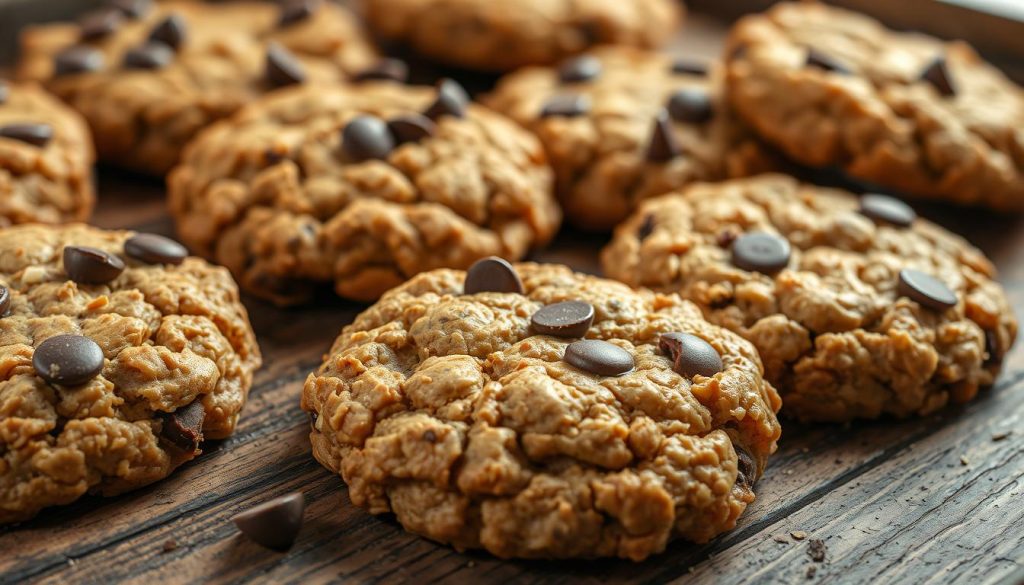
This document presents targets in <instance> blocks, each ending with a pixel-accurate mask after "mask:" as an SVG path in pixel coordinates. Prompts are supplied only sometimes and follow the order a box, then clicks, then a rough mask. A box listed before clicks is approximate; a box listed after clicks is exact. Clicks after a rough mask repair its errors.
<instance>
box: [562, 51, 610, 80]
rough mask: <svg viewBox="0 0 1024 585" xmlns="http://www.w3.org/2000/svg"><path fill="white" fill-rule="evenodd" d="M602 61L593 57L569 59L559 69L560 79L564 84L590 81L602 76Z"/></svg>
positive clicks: (582, 56) (585, 56) (583, 56)
mask: <svg viewBox="0 0 1024 585" xmlns="http://www.w3.org/2000/svg"><path fill="white" fill-rule="evenodd" d="M601 69H602V67H601V61H600V60H599V59H598V58H597V57H593V56H591V55H581V56H579V57H575V58H573V59H569V60H568V61H566V62H565V63H562V65H561V66H560V67H559V68H558V79H559V80H561V81H562V83H578V82H581V81H590V80H591V79H595V78H597V77H598V76H600V75H601Z"/></svg>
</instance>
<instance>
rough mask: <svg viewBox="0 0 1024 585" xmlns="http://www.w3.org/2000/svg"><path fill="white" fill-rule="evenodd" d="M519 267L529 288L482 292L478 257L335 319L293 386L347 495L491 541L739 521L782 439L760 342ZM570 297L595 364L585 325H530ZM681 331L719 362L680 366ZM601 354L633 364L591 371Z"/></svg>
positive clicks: (318, 453)
mask: <svg viewBox="0 0 1024 585" xmlns="http://www.w3.org/2000/svg"><path fill="white" fill-rule="evenodd" d="M476 268H477V266H474V267H473V268H471V269H470V272H471V273H473V272H474V271H475V270H476ZM515 270H516V271H517V272H518V276H519V277H520V278H521V281H520V282H521V285H520V286H521V288H520V289H519V290H521V291H522V293H517V292H489V290H493V289H488V290H480V287H479V286H478V285H479V284H480V282H481V278H477V277H479V276H480V275H479V274H477V275H476V276H475V277H474V280H473V282H474V285H473V290H479V292H475V293H473V294H464V280H465V286H466V288H469V287H470V280H468V279H466V276H465V274H466V273H464V272H461V271H456V270H435V271H432V272H427V273H423V274H420V275H418V276H416V277H414V278H412V279H411V280H409V281H408V282H407V283H405V284H403V285H401V286H400V287H398V288H396V289H394V290H392V291H389V292H388V293H387V294H385V295H384V296H383V297H382V298H381V300H380V301H379V302H378V303H377V304H375V305H373V306H372V307H370V308H369V309H367V310H366V311H365V312H363V313H362V314H361V315H359V316H358V317H357V318H356V320H355V321H354V322H353V323H352V324H350V325H348V326H346V327H345V328H344V330H343V331H342V333H341V336H340V337H339V338H338V339H337V341H336V342H335V343H334V346H333V348H332V349H331V351H330V353H329V355H328V356H327V357H326V359H325V362H324V364H323V365H322V366H321V367H320V369H319V370H318V371H317V372H315V373H314V374H311V375H310V376H309V378H308V379H307V381H306V384H305V387H304V389H303V396H302V406H303V408H304V409H305V410H307V411H309V412H310V413H312V418H311V421H312V427H311V433H310V438H311V442H312V445H313V454H314V456H315V457H316V458H317V460H319V461H320V462H321V463H322V464H323V465H324V466H326V467H327V468H329V469H331V470H332V471H334V472H336V473H339V474H340V475H341V476H342V477H343V478H344V480H345V481H346V482H347V483H348V488H349V492H348V493H349V497H351V499H352V501H353V503H355V504H356V505H359V506H361V507H364V508H367V509H368V510H369V511H370V512H372V513H384V512H393V513H394V514H395V515H396V516H397V517H398V520H399V521H400V522H401V523H402V524H403V526H405V528H406V529H408V530H410V531H413V532H416V533H419V534H421V535H424V536H427V537H429V538H432V539H434V540H437V541H440V542H444V543H450V544H452V545H454V546H455V547H456V548H459V549H465V548H485V549H487V550H488V551H490V552H491V553H493V554H495V555H498V556H500V557H506V558H507V557H528V558H536V557H550V558H567V557H595V556H619V557H625V558H630V559H634V560H640V559H643V558H645V557H647V556H649V555H651V554H655V553H657V552H660V551H662V550H664V548H665V546H666V544H667V543H668V542H669V541H670V540H672V539H673V538H677V537H679V538H686V539H689V540H693V541H697V542H704V541H707V540H709V539H711V538H712V537H714V536H715V535H717V534H719V533H721V532H723V531H726V530H729V529H731V528H732V527H733V526H734V525H735V522H736V519H737V517H739V515H740V514H741V513H742V512H743V510H744V508H745V507H746V506H747V505H748V504H749V503H750V502H751V501H753V499H754V493H753V485H754V482H755V481H756V480H757V479H758V478H759V477H760V476H761V473H762V472H763V470H764V467H765V463H766V460H767V458H768V456H769V455H770V454H771V453H772V452H773V451H774V450H775V444H776V440H777V439H778V437H779V424H778V422H777V420H776V417H775V412H776V411H777V410H778V408H779V398H778V395H777V394H776V392H775V390H774V389H773V388H772V386H771V385H770V384H768V383H767V382H765V381H763V379H762V375H761V364H760V362H759V359H758V357H757V353H756V351H755V350H754V348H753V346H751V345H750V344H749V343H748V342H746V341H745V340H743V339H741V338H740V337H739V336H737V335H734V334H732V333H730V332H728V331H725V330H723V329H721V328H719V327H717V326H714V325H711V324H709V323H708V322H706V321H705V320H704V319H703V318H702V317H701V316H700V311H699V310H698V309H697V308H696V307H695V306H694V305H692V304H691V303H689V302H686V301H683V300H682V299H680V298H679V297H678V296H677V295H674V294H657V293H651V292H646V291H642V292H637V291H634V290H632V289H630V288H629V287H627V286H625V285H623V284H621V283H616V282H613V281H609V280H604V279H600V278H596V277H592V276H586V275H582V274H579V273H574V272H572V271H571V270H569V269H568V268H566V267H564V266H557V265H538V264H518V265H516V266H515ZM488 278H490V280H489V281H488ZM498 280H499V279H497V278H495V276H494V275H493V274H491V275H490V276H489V277H487V278H483V281H484V283H485V284H486V283H487V282H491V283H492V284H493V283H494V282H496V281H498ZM483 288H485V289H486V288H487V287H486V286H485V287H483ZM513 288H515V286H513ZM564 301H577V303H575V304H574V305H572V306H573V307H575V308H578V307H579V306H580V305H581V304H580V303H579V302H580V301H582V303H588V304H589V305H591V306H592V308H593V321H592V323H591V324H590V326H589V327H588V328H586V329H585V332H584V335H585V337H586V339H587V340H588V341H587V342H586V343H584V347H588V346H587V345H586V344H590V345H589V347H590V349H583V350H582V351H577V352H575V353H574V355H573V356H572V357H574V358H581V359H582V361H580V360H579V359H577V360H575V361H574V363H579V364H583V367H591V368H593V370H591V371H587V370H584V369H580V368H578V367H576V366H574V365H570V364H569V363H568V361H569V360H571V359H572V358H571V357H570V355H569V354H570V353H573V351H572V350H571V349H568V348H572V347H574V346H575V347H579V345H578V344H580V343H581V342H580V341H575V342H574V340H573V338H571V337H556V336H551V335H541V334H539V333H537V330H536V329H535V328H536V327H538V326H540V325H541V324H544V323H547V324H548V326H549V327H550V324H551V322H552V321H551V319H552V318H553V319H554V321H556V322H557V321H558V320H559V319H562V320H563V322H566V321H565V320H566V319H568V320H569V321H573V319H575V317H573V316H572V314H575V313H574V311H568V312H566V313H559V312H558V311H551V308H552V307H554V305H555V303H562V302H564ZM562 306H563V308H564V307H565V305H562ZM545 307H548V308H549V309H548V311H551V312H549V313H547V317H546V318H539V315H535V314H536V313H537V312H538V311H540V310H541V309H542V308H545ZM558 314H561V315H562V316H561V317H558V316H557V315H558ZM553 315H554V317H552V316H553ZM567 315H569V316H567ZM531 320H532V322H533V325H531ZM573 323H576V322H575V321H573ZM584 325H585V323H584ZM545 330H546V331H560V333H559V334H562V335H573V334H578V333H580V332H581V331H580V330H579V329H575V333H572V332H571V331H572V330H573V328H569V329H560V330H559V329H555V330H552V329H545ZM672 332H679V333H685V334H689V335H688V336H684V337H688V338H689V339H690V340H691V341H695V342H696V343H697V344H698V345H702V346H703V347H704V348H705V350H706V351H707V352H708V353H711V354H717V355H715V356H713V357H718V356H720V358H721V361H720V362H719V363H718V364H717V366H716V367H717V370H719V371H718V372H717V373H715V374H714V375H713V376H711V377H707V376H705V375H684V374H680V373H677V371H676V370H675V369H674V362H673V359H670V357H669V356H668V355H666V353H665V352H664V351H662V350H661V349H659V342H661V341H663V336H664V334H668V333H672ZM701 340H703V341H701ZM605 342H607V343H605ZM705 342H706V343H705ZM709 344H710V345H709ZM593 346H597V347H598V350H597V351H592V348H593ZM563 355H564V356H565V357H564V359H563ZM609 355H611V356H613V357H616V358H619V357H622V358H625V359H626V361H627V362H630V363H631V364H632V366H633V367H632V369H626V370H625V373H621V375H617V376H616V375H599V374H596V373H592V371H597V370H598V369H599V367H600V366H605V367H608V366H611V365H613V364H612V363H611V362H610V361H609V360H608V356H609ZM621 371H622V370H621V369H620V370H616V373H619V372H621ZM707 373H711V372H707Z"/></svg>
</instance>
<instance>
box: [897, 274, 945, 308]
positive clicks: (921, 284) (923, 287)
mask: <svg viewBox="0 0 1024 585" xmlns="http://www.w3.org/2000/svg"><path fill="white" fill-rule="evenodd" d="M896 291H897V293H899V295H900V296H904V297H907V298H909V299H910V300H912V301H915V302H917V303H919V304H921V305H922V306H924V307H928V308H929V309H934V310H936V311H945V310H946V309H949V308H951V307H955V306H956V302H957V298H956V293H954V292H953V291H952V290H950V288H949V287H948V286H946V284H945V283H944V282H942V281H941V280H939V279H937V278H935V277H934V276H932V275H930V274H926V273H924V272H921V271H920V270H914V269H913V268H904V269H903V270H900V276H899V283H898V284H897V287H896Z"/></svg>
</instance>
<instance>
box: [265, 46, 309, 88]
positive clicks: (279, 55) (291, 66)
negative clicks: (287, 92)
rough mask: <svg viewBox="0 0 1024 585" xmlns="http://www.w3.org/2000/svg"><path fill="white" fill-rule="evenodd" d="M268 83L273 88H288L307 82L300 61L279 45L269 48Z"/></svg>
mask: <svg viewBox="0 0 1024 585" xmlns="http://www.w3.org/2000/svg"><path fill="white" fill-rule="evenodd" d="M266 65H267V81H269V82H270V85H271V86H273V87H286V86H289V85H295V84H297V83H302V82H303V81H305V80H306V71H305V70H304V69H303V68H302V63H301V62H300V61H299V59H298V58H297V57H296V56H295V55H293V54H292V53H291V51H289V50H288V49H285V48H284V47H283V46H281V45H280V44H278V43H270V45H269V46H267V63H266Z"/></svg>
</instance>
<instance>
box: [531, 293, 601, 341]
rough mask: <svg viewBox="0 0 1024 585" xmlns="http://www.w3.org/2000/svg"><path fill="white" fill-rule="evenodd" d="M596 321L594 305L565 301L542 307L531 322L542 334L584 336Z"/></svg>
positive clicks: (534, 328)
mask: <svg viewBox="0 0 1024 585" xmlns="http://www.w3.org/2000/svg"><path fill="white" fill-rule="evenodd" d="M593 322H594V306H593V305H591V304H590V303H585V302H583V301H563V302H561V303H555V304H553V305H547V306H544V307H541V308H540V309H539V310H538V311H537V312H536V313H534V314H533V317H532V318H531V319H530V323H531V324H532V325H533V330H534V331H536V332H537V333H539V334H541V335H554V336H555V337H583V336H584V335H586V334H587V330H588V329H590V325H591V324H593Z"/></svg>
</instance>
